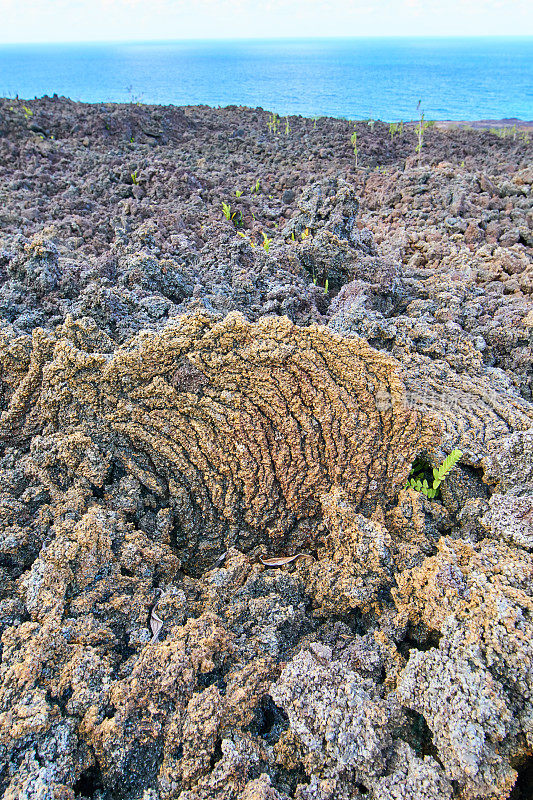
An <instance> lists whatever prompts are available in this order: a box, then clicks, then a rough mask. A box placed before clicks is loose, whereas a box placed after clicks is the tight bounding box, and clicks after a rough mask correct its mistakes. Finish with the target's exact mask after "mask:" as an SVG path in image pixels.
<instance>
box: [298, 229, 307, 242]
mask: <svg viewBox="0 0 533 800" xmlns="http://www.w3.org/2000/svg"><path fill="white" fill-rule="evenodd" d="M308 236H309V228H306V229H305V231H302V233H301V236H300V238H301V240H302V242H303V241H304V240H305V239H307V237H308Z"/></svg>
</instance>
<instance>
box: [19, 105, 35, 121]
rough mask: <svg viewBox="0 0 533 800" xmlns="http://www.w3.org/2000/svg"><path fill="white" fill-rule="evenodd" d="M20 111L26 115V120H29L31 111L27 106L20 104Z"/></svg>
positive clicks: (31, 115)
mask: <svg viewBox="0 0 533 800" xmlns="http://www.w3.org/2000/svg"><path fill="white" fill-rule="evenodd" d="M22 111H23V112H24V116H25V117H26V122H27V121H28V120H29V118H30V117H33V111H32V110H31V108H28V106H22Z"/></svg>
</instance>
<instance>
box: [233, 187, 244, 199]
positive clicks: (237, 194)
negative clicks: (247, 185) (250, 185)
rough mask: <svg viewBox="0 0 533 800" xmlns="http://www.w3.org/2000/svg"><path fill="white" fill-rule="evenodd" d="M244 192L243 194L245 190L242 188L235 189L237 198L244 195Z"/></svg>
mask: <svg viewBox="0 0 533 800" xmlns="http://www.w3.org/2000/svg"><path fill="white" fill-rule="evenodd" d="M242 194H243V192H241V190H240V189H235V197H236V198H237V199H239V197H241V196H242Z"/></svg>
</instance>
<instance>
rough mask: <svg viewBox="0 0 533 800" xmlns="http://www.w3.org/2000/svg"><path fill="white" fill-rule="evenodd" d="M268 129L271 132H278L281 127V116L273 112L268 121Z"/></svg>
mask: <svg viewBox="0 0 533 800" xmlns="http://www.w3.org/2000/svg"><path fill="white" fill-rule="evenodd" d="M267 126H268V130H269V131H270V133H277V132H278V127H279V117H278V115H277V114H276V113H274V112H272V114H270V116H269V118H268V122H267Z"/></svg>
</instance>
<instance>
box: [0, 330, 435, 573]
mask: <svg viewBox="0 0 533 800" xmlns="http://www.w3.org/2000/svg"><path fill="white" fill-rule="evenodd" d="M95 338H96V337H95V332H94V330H92V329H91V326H89V330H87V326H86V325H85V324H84V323H83V321H82V323H81V324H80V325H78V324H76V323H74V322H73V321H72V320H71V319H70V318H69V319H67V321H66V323H65V325H64V326H63V327H62V328H60V329H58V330H57V332H56V334H55V335H54V336H50V337H46V336H45V335H43V334H42V333H39V334H36V335H35V336H34V341H33V342H32V347H31V354H30V358H29V363H28V371H27V373H26V376H25V377H24V378H23V379H22V380H21V381H20V383H19V384H18V385H13V386H12V389H13V393H12V396H11V399H10V403H9V406H8V408H7V409H6V411H5V412H4V413H3V415H2V417H1V418H0V425H2V429H3V431H4V436H5V437H11V436H12V435H13V432H14V431H15V430H16V429H17V426H20V430H21V433H20V435H21V436H23V435H24V429H25V426H26V425H29V426H30V430H31V432H32V434H34V441H35V434H37V433H38V432H39V433H40V432H41V431H44V430H47V431H52V430H55V431H58V432H59V434H60V433H65V434H66V437H65V438H61V437H60V438H58V436H59V434H58V433H54V434H53V436H54V437H55V447H54V455H55V456H56V458H55V459H54V458H53V457H52V453H51V452H50V451H49V455H48V461H49V463H45V464H42V463H41V464H40V467H41V470H42V472H46V475H47V477H48V479H49V481H50V484H51V485H53V486H54V488H55V490H56V492H57V491H61V490H65V489H66V488H67V486H68V483H69V480H70V481H72V480H73V479H74V478H75V477H76V476H78V477H79V476H80V474H81V475H83V477H84V478H85V479H86V483H89V482H90V483H91V484H92V485H93V486H95V487H97V488H98V489H101V490H103V491H105V489H104V486H105V482H106V478H107V476H108V474H109V471H110V469H111V463H115V464H117V463H118V464H120V465H121V466H122V468H123V469H125V470H126V471H127V472H128V473H130V474H133V475H134V476H135V477H136V478H137V479H138V480H139V481H140V482H141V484H143V485H145V486H146V487H148V488H149V489H150V490H151V491H152V492H154V493H155V494H157V495H159V496H161V497H162V498H164V499H165V501H166V503H167V504H168V507H169V509H170V510H171V512H172V514H173V518H174V526H175V528H176V529H177V530H176V531H175V536H176V537H179V539H180V542H179V548H178V553H179V554H180V555H181V551H182V549H183V550H184V551H185V552H184V553H183V558H184V559H185V560H186V561H187V563H188V564H189V565H190V566H191V567H192V564H193V562H194V569H195V570H196V571H198V570H201V569H203V568H205V566H206V565H209V564H210V563H211V564H212V563H213V562H214V560H215V559H216V557H218V556H219V555H220V554H221V553H222V552H224V551H225V550H227V548H228V547H230V546H233V545H236V546H237V547H240V548H243V547H245V548H246V549H250V548H251V547H252V548H253V547H254V546H256V545H257V544H260V543H264V544H266V545H267V546H268V547H270V548H274V549H279V548H280V547H282V546H285V545H286V544H287V543H288V537H289V536H290V542H291V544H292V546H295V547H298V546H299V545H301V544H303V543H305V542H306V541H308V540H309V539H310V538H311V537H312V533H313V519H314V518H315V517H316V516H317V514H318V512H319V497H320V495H321V494H322V493H324V492H326V491H328V490H329V489H330V488H331V486H332V485H338V484H340V483H341V482H342V485H343V486H344V487H345V490H346V492H347V493H348V496H349V497H350V499H351V500H353V501H354V502H356V503H357V505H359V506H361V507H362V508H366V509H368V508H371V507H372V504H374V505H375V503H376V501H377V499H379V500H380V502H382V503H384V502H387V501H390V500H392V498H393V497H394V495H395V494H396V492H397V490H398V488H399V487H400V486H401V485H402V483H403V482H405V480H406V478H407V475H408V473H409V470H410V467H411V464H412V462H413V460H414V458H415V456H416V455H417V454H418V453H419V452H423V451H425V450H430V449H431V446H432V444H433V443H434V442H435V441H436V433H435V431H434V430H432V427H431V425H430V424H428V423H426V422H424V421H423V419H422V417H421V416H420V415H419V414H418V412H416V411H414V410H409V409H407V408H406V406H405V404H404V390H403V386H402V384H401V381H400V379H399V376H398V373H397V368H396V365H395V363H394V362H393V360H392V359H390V358H389V357H388V356H386V355H382V354H379V353H376V352H374V351H372V350H371V348H369V347H368V345H367V344H366V343H365V342H363V341H362V340H356V339H350V340H346V339H342V338H341V337H339V336H336V335H335V334H333V333H330V332H329V331H327V329H325V328H317V327H315V326H311V327H309V328H297V327H295V326H294V325H292V324H291V323H290V322H289V320H287V319H283V318H282V319H278V318H269V319H265V320H262V321H261V322H258V323H256V324H255V325H252V324H250V323H249V322H247V321H246V320H245V319H244V318H243V317H241V316H239V315H234V314H233V315H228V316H227V317H226V318H225V319H224V320H222V321H220V322H216V321H215V322H214V321H213V320H212V319H210V318H209V316H207V315H206V314H203V315H200V314H196V315H192V316H188V317H184V318H182V319H181V320H180V321H179V322H177V323H176V324H175V325H169V326H167V327H166V328H165V330H164V331H162V332H161V333H148V332H144V333H142V334H139V335H138V336H137V337H136V338H134V339H132V340H130V341H129V342H128V343H127V344H126V345H124V346H123V347H121V348H118V349H117V350H116V351H115V352H114V354H113V355H112V356H111V355H108V354H107V353H98V352H93V349H94V347H95V346H97V342H95ZM22 346H23V347H24V345H22ZM20 347H21V342H20V338H19V337H17V338H15V339H14V341H13V340H11V341H9V340H8V341H7V342H6V343H5V348H6V351H7V352H6V355H5V357H3V356H2V354H0V360H1V361H2V362H3V363H4V364H6V366H5V367H4V371H5V372H6V374H7V370H8V368H9V365H10V363H11V360H12V357H13V356H12V352H13V348H14V349H17V350H18V349H19V348H20ZM10 382H11V381H10ZM6 399H8V398H6ZM26 410H28V412H29V413H27V414H26V413H25V412H26ZM89 442H90V443H91V448H92V450H93V451H94V448H97V449H98V450H99V451H100V452H101V453H102V454H105V456H104V463H103V465H102V466H103V469H102V468H101V469H100V473H99V474H96V471H95V469H94V467H92V466H91V465H90V464H89V465H88V466H86V465H85V463H80V458H79V456H80V451H81V454H82V455H85V453H86V449H85V448H86V447H87V444H88V443H89ZM89 461H90V457H89ZM60 465H61V466H60ZM58 467H59V469H60V470H61V475H60V476H57V477H56V476H55V475H54V470H56V471H57V469H58ZM298 528H300V530H298Z"/></svg>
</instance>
